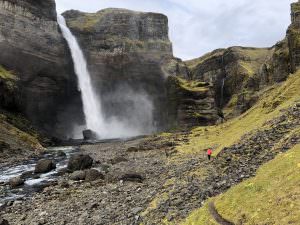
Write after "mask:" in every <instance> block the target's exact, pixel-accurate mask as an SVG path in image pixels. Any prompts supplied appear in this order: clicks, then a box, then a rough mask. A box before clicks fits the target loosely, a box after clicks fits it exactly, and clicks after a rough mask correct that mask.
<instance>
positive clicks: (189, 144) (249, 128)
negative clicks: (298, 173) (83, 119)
mask: <svg viewBox="0 0 300 225" xmlns="http://www.w3.org/2000/svg"><path fill="white" fill-rule="evenodd" d="M299 87H300V73H297V74H295V75H292V76H291V78H290V79H289V80H288V81H286V82H285V83H283V84H281V85H277V86H274V87H273V88H271V89H269V90H268V91H266V93H265V94H264V96H262V97H261V100H260V101H259V102H258V103H257V104H256V105H255V106H254V107H253V108H252V109H250V110H249V111H248V112H246V113H245V114H244V115H242V116H240V117H238V118H236V119H233V120H231V121H227V122H226V123H224V124H220V125H218V126H213V127H204V128H197V129H195V130H193V131H192V132H187V133H177V134H161V135H158V136H152V137H145V138H141V139H137V140H132V141H127V142H112V143H102V144H96V145H85V146H82V147H81V151H82V152H84V153H87V154H89V155H91V156H92V157H93V158H94V159H95V161H96V164H95V167H96V168H100V169H101V170H104V169H106V170H107V173H106V175H105V180H104V181H97V182H90V183H86V182H74V181H71V180H70V179H69V175H67V174H66V175H64V176H62V177H61V178H60V179H59V181H58V183H57V184H56V185H54V186H50V187H47V188H45V189H44V190H43V192H41V193H39V194H36V195H34V196H33V197H32V198H31V199H26V200H24V201H15V202H14V203H11V204H9V206H7V207H6V208H5V209H3V210H2V211H1V214H0V216H2V217H3V218H5V219H7V220H8V221H9V222H10V224H18V225H19V224H20V225H21V224H24V225H25V224H26V225H27V224H180V223H183V224H185V223H186V224H218V223H217V222H216V220H215V218H214V217H213V216H212V215H211V214H212V212H213V210H212V209H211V210H210V211H209V207H208V206H209V203H208V202H207V200H208V199H209V198H210V197H213V196H217V195H218V194H221V193H225V192H226V191H227V190H228V189H230V188H231V187H232V186H235V185H236V184H239V183H241V182H243V181H245V180H248V179H249V178H251V177H255V176H256V174H257V170H258V169H259V167H260V166H261V165H263V164H265V163H267V162H268V161H271V160H273V159H274V158H275V157H276V156H277V155H278V154H280V153H285V152H287V151H289V150H290V149H293V148H294V146H298V144H299V143H300V93H299ZM208 147H212V148H213V149H214V150H215V156H214V157H213V160H212V161H210V162H209V161H208V160H207V158H206V154H205V150H206V149H207V148H208ZM293 151H295V150H292V151H291V153H287V156H289V154H291V155H293V154H294V153H293ZM217 153H218V154H217ZM283 159H285V160H289V157H283V158H282V160H283ZM295 160H296V161H297V160H298V158H295ZM295 160H294V158H292V159H291V163H292V165H294V164H295V162H296V161H295ZM294 161H295V162H294ZM299 163H300V161H299ZM275 164H276V163H275ZM284 165H285V164H283V165H281V167H280V168H282V169H283V170H284V169H285V167H284ZM266 169H267V170H268V173H266V174H269V176H268V177H267V178H268V179H270V182H271V183H272V179H273V178H275V176H274V177H272V170H274V171H276V168H274V167H266ZM293 172H295V171H293ZM128 175H131V177H134V179H131V180H128V181H122V180H124V179H123V178H124V177H126V176H127V177H128ZM132 175H133V176H132ZM258 176H260V173H258ZM140 177H142V178H143V179H140ZM267 178H266V177H265V178H264V179H267ZM283 178H284V176H283ZM292 178H293V177H292ZM254 179H260V178H254ZM280 179H282V177H281V178H280ZM246 182H250V183H251V182H253V183H254V182H256V181H255V180H252V181H251V180H250V181H246ZM246 184H247V183H246ZM241 185H243V183H242V184H241ZM281 185H283V184H281ZM242 187H243V186H242ZM254 187H256V186H255V184H254ZM231 190H232V191H231ZM238 191H240V189H239V186H236V187H234V188H233V189H230V191H229V192H228V193H226V194H225V195H223V196H224V197H223V196H222V195H221V197H217V199H216V201H215V205H214V206H215V207H211V208H213V209H214V208H215V211H216V212H217V213H220V215H221V216H224V217H225V218H226V219H228V220H232V221H231V222H235V223H236V224H253V223H251V221H252V220H251V219H249V217H251V216H253V215H256V217H257V218H258V220H259V219H260V218H261V220H262V222H261V224H266V223H267V222H268V220H267V219H265V217H264V216H263V214H262V213H260V211H258V210H254V212H253V211H251V210H249V209H247V206H245V212H241V211H240V210H239V209H238V208H239V207H238V205H236V204H232V203H231V202H230V201H231V200H232V201H236V202H238V201H240V200H242V199H244V198H242V197H243V196H241V198H240V199H234V198H233V197H232V196H233V194H231V193H237V192H238ZM273 191H275V190H273ZM245 193H246V192H245ZM252 194H253V193H252ZM246 195H247V193H246ZM226 196H228V198H226ZM293 196H294V195H293ZM297 196H298V195H295V196H294V197H292V198H289V197H288V196H283V197H282V199H281V201H279V202H277V203H276V204H278V205H279V206H278V207H279V208H280V206H282V205H281V204H289V205H292V206H293V207H295V209H297V207H298V205H297V200H298V197H297ZM256 197H257V198H258V199H259V198H261V197H259V192H255V193H254V195H253V198H256ZM244 200H245V201H248V200H247V199H244ZM259 201H260V202H262V201H263V199H260V200H259ZM273 205H274V204H273V202H266V205H265V206H264V207H268V206H270V207H271V206H273ZM202 206H203V208H201V207H202ZM227 207H230V209H232V212H231V211H227V210H226V208H227ZM198 208H201V209H200V211H195V212H194V213H193V214H192V216H191V217H189V219H188V220H185V219H186V218H187V217H188V216H189V215H190V213H191V212H193V211H194V210H196V209H198ZM254 209H255V208H254ZM247 210H248V211H247ZM252 210H253V209H252ZM270 213H271V212H270ZM273 213H276V212H273ZM274 215H275V214H274ZM274 215H272V214H270V218H273V217H274V218H276V216H274ZM215 216H216V215H215ZM295 218H296V217H295ZM264 219H265V220H264ZM207 221H209V223H208V222H207ZM239 221H246V222H245V223H243V222H242V223H239ZM247 221H250V222H248V223H247ZM256 221H257V220H256ZM285 221H289V222H293V223H289V224H297V222H295V221H294V220H293V219H292V217H290V218H287V220H285ZM254 224H255V223H254ZM269 224H273V223H269ZM283 224H288V223H285V222H284V223H283Z"/></svg>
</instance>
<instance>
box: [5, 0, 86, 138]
mask: <svg viewBox="0 0 300 225" xmlns="http://www.w3.org/2000/svg"><path fill="white" fill-rule="evenodd" d="M0 21H1V23H0V52H1V54H0V65H1V66H2V67H4V68H5V69H6V70H9V71H13V73H14V74H15V75H16V77H15V79H14V80H15V85H16V88H15V90H14V91H13V92H12V93H11V95H10V96H5V95H4V96H2V97H3V98H4V99H2V102H6V103H7V102H9V106H10V108H12V106H13V108H14V110H15V111H21V112H22V113H24V114H25V115H26V116H27V117H28V118H29V119H30V120H31V121H32V122H33V124H34V125H35V126H37V127H38V128H40V129H42V130H44V131H46V132H48V133H49V134H52V135H57V136H64V135H65V134H68V133H71V130H72V127H71V126H72V125H71V124H72V123H73V119H74V120H77V121H81V120H82V106H81V101H80V94H79V92H78V91H77V84H76V77H75V75H74V72H73V67H72V60H71V57H70V54H69V50H68V47H67V45H66V42H65V41H64V39H63V37H62V35H61V33H60V30H59V27H58V24H57V22H56V8H55V2H54V0H43V1H34V0H18V1H16V0H1V1H0ZM12 100H13V102H12ZM1 106H2V107H6V106H7V104H4V105H3V104H2V105H1ZM70 115H72V118H73V119H72V121H70V120H69V119H68V118H71V117H70Z"/></svg>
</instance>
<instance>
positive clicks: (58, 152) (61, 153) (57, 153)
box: [56, 151, 67, 158]
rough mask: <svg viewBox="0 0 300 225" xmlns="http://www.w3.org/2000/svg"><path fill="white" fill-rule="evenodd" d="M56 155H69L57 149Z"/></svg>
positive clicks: (63, 156) (62, 156)
mask: <svg viewBox="0 0 300 225" xmlns="http://www.w3.org/2000/svg"><path fill="white" fill-rule="evenodd" d="M56 156H57V157H60V158H65V157H67V154H66V153H65V152H64V151H57V152H56Z"/></svg>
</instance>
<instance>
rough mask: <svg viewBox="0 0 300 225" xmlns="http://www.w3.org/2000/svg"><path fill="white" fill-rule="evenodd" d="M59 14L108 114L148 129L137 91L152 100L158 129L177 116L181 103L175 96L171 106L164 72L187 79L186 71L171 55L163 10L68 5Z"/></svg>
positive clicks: (178, 60)
mask: <svg viewBox="0 0 300 225" xmlns="http://www.w3.org/2000/svg"><path fill="white" fill-rule="evenodd" d="M64 16H65V18H66V21H67V24H68V26H69V27H70V29H71V30H72V32H73V33H74V34H75V36H76V37H77V38H78V41H79V42H80V45H81V47H82V49H83V51H84V52H85V56H86V58H87V61H88V65H89V71H90V72H91V75H92V79H93V83H94V87H95V89H96V90H97V92H98V94H99V95H100V96H101V97H102V104H103V110H104V113H105V115H106V116H107V119H110V118H112V117H115V118H119V119H121V120H128V121H129V123H130V124H131V125H134V124H135V123H136V125H137V126H140V125H141V124H143V127H144V128H146V129H151V126H152V125H153V124H152V125H151V124H149V123H147V121H143V118H142V117H143V115H146V113H149V110H150V109H149V108H148V109H147V108H145V106H144V104H141V101H140V100H139V98H140V97H142V98H146V99H148V100H149V101H150V102H151V103H153V108H151V110H153V116H154V118H153V121H154V125H155V126H156V127H157V128H158V129H164V128H167V127H170V126H171V124H174V122H176V120H177V119H178V118H179V114H180V106H179V105H178V104H179V103H178V102H176V105H175V106H174V107H171V106H170V104H173V102H172V101H170V98H169V95H168V84H169V83H168V82H167V77H169V76H179V77H183V78H186V79H187V78H188V77H189V74H188V69H187V67H186V66H185V64H184V63H183V62H182V61H181V60H180V59H176V58H174V57H173V54H172V44H171V42H170V41H169V37H168V19H167V17H166V16H164V15H162V14H157V13H141V12H134V11H129V10H124V9H105V10H101V11H99V12H97V13H94V14H90V13H82V12H79V11H73V10H72V11H68V12H65V13H64ZM169 106H170V107H169ZM140 113H142V114H143V115H141V116H139V114H140ZM136 118H141V119H139V121H136ZM179 120H180V119H179ZM141 122H142V123H141ZM195 125H196V124H195ZM147 126H148V128H147Z"/></svg>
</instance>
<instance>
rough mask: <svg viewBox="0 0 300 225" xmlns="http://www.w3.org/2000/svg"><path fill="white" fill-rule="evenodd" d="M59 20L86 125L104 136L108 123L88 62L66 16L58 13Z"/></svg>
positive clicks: (100, 135)
mask: <svg viewBox="0 0 300 225" xmlns="http://www.w3.org/2000/svg"><path fill="white" fill-rule="evenodd" d="M57 22H58V24H59V26H60V28H61V31H62V33H63V36H64V38H65V39H66V41H67V42H68V45H69V48H70V51H71V54H72V58H73V62H74V68H75V73H76V75H77V78H78V84H79V88H80V90H81V98H82V103H83V111H84V115H85V120H86V127H87V129H90V130H92V131H94V132H96V134H97V135H98V136H99V138H100V137H103V136H105V133H106V125H105V120H104V117H103V114H102V110H101V102H100V101H99V100H100V99H98V98H97V96H96V94H95V92H94V90H93V86H92V82H91V76H90V73H89V71H88V69H87V63H86V60H85V58H84V55H83V52H82V50H81V48H80V46H79V44H78V42H77V40H76V38H75V36H74V35H73V34H72V32H71V31H70V29H69V28H68V26H67V25H66V21H65V18H64V17H63V16H62V15H59V14H58V16H57Z"/></svg>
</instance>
